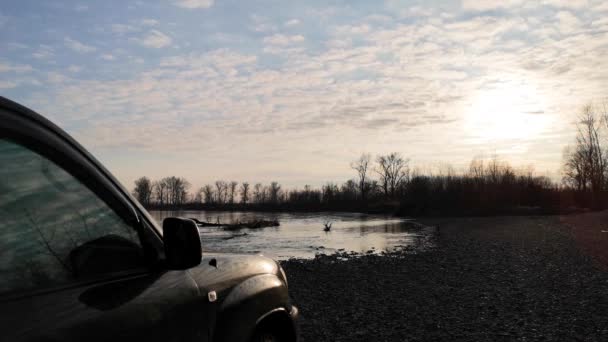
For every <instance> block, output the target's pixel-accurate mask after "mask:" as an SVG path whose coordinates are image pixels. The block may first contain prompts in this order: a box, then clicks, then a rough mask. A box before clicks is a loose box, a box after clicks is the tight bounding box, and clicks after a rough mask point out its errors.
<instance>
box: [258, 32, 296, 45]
mask: <svg viewBox="0 0 608 342" xmlns="http://www.w3.org/2000/svg"><path fill="white" fill-rule="evenodd" d="M304 40H305V38H304V36H302V35H299V34H298V35H291V36H290V35H284V34H273V35H272V36H267V37H264V43H266V44H270V45H279V46H286V45H291V44H294V43H301V42H303V41H304Z"/></svg>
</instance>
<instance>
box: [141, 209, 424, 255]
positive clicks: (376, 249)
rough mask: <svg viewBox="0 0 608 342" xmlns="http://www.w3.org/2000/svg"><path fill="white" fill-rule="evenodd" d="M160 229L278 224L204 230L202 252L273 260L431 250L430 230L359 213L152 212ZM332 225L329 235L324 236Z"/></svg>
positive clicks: (393, 218) (409, 222)
mask: <svg viewBox="0 0 608 342" xmlns="http://www.w3.org/2000/svg"><path fill="white" fill-rule="evenodd" d="M151 214H152V216H153V217H154V218H155V219H156V220H157V221H158V222H159V226H162V220H163V219H164V218H165V217H169V216H180V217H187V218H196V219H198V220H201V221H207V222H212V223H216V222H218V221H219V222H221V223H236V222H246V221H249V220H256V219H264V220H275V219H276V220H278V221H279V222H280V226H279V227H268V228H259V229H240V230H236V231H232V230H224V229H222V228H220V227H201V228H199V230H200V235H201V241H202V244H203V253H204V252H205V251H207V252H226V253H257V254H263V255H267V256H270V257H272V258H275V259H281V260H282V259H288V258H294V257H295V258H313V257H314V256H315V254H318V253H324V254H331V253H334V252H338V251H340V252H341V251H345V252H356V253H380V252H382V251H392V250H395V249H402V248H404V247H408V246H412V247H416V248H426V247H428V246H430V244H431V242H430V238H429V237H430V236H431V233H432V230H433V228H432V227H422V228H421V227H420V226H419V225H415V224H413V223H412V220H408V219H403V218H396V217H392V216H383V215H367V214H358V213H333V212H332V213H325V212H320V213H286V212H282V213H266V212H234V211H233V212H228V211H151ZM327 222H331V225H332V226H331V231H329V232H325V231H323V227H324V224H325V223H327Z"/></svg>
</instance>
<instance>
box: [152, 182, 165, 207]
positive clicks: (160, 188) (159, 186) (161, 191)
mask: <svg viewBox="0 0 608 342" xmlns="http://www.w3.org/2000/svg"><path fill="white" fill-rule="evenodd" d="M153 189H154V197H156V202H157V203H158V204H159V205H160V206H161V207H162V206H164V205H165V204H166V199H167V184H166V183H165V182H164V181H163V180H162V179H161V180H159V181H155V182H154V185H153Z"/></svg>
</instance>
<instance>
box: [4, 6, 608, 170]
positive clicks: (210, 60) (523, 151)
mask: <svg viewBox="0 0 608 342" xmlns="http://www.w3.org/2000/svg"><path fill="white" fill-rule="evenodd" d="M515 5H517V6H520V7H510V6H515ZM522 6H523V7H522ZM525 6H531V5H529V4H528V3H526V4H523V3H518V2H513V1H512V2H506V3H504V2H483V3H480V2H466V1H465V2H463V7H464V8H465V10H464V11H462V10H459V9H458V8H455V9H454V10H453V11H450V12H449V13H448V14H446V13H447V12H446V13H444V12H442V11H443V10H444V9H442V8H432V9H429V8H428V7H424V6H423V7H421V8H409V9H405V10H404V11H403V13H401V14H403V15H409V17H408V18H409V19H407V20H402V19H403V18H402V17H398V14H393V13H392V12H391V16H386V15H381V14H370V13H368V12H366V13H364V15H361V14H360V13H359V14H357V13H353V11H352V8H354V7H356V6H355V5H353V6H348V7H347V8H344V9H341V8H337V9H332V10H327V9H317V10H316V11H313V10H302V11H301V12H298V15H300V14H301V15H302V17H300V19H290V17H285V16H283V15H281V16H273V14H272V13H270V12H264V15H255V14H254V15H245V16H244V17H242V20H243V22H244V23H245V25H248V28H249V29H251V30H250V31H246V32H244V31H243V30H242V29H241V30H225V31H222V30H221V28H219V27H218V32H213V36H211V37H209V36H205V38H208V39H207V40H206V42H207V43H206V44H203V45H204V46H202V47H201V46H195V45H196V44H195V42H194V41H193V40H192V39H191V37H190V36H186V38H188V40H187V41H186V39H184V40H182V38H181V37H180V32H182V31H180V27H178V26H177V25H176V26H175V27H174V30H172V31H171V32H170V35H171V37H169V36H168V35H166V34H164V33H162V32H160V31H157V30H151V29H153V28H157V27H144V23H143V22H141V19H133V20H129V21H127V22H126V24H125V25H126V26H125V27H117V28H114V29H115V31H116V32H117V33H118V32H138V33H136V35H137V37H139V38H138V39H136V38H132V39H133V41H136V42H138V43H140V44H142V45H145V46H148V47H154V48H161V47H166V46H169V45H180V47H184V48H180V49H165V50H162V51H155V52H157V53H155V54H154V56H156V55H158V56H159V58H158V59H157V58H146V57H147V56H146V52H145V51H144V52H141V51H139V50H141V49H133V50H132V51H125V53H122V52H121V53H120V54H118V52H116V56H121V60H120V61H121V62H123V61H124V62H125V63H134V62H135V61H140V63H141V64H139V65H137V68H133V70H128V72H122V73H121V72H116V73H113V74H112V77H106V74H103V73H101V71H98V72H100V73H99V74H93V72H94V71H91V69H90V68H89V67H88V66H87V65H86V64H82V65H83V70H87V73H86V75H85V74H83V75H82V77H78V78H76V77H75V75H72V76H74V78H70V77H69V76H70V75H71V74H69V73H67V71H66V75H67V77H66V75H60V74H59V75H57V74H55V75H48V76H47V75H44V76H45V77H44V78H41V79H42V80H43V85H44V86H45V87H40V88H41V89H44V91H39V90H33V91H32V95H31V97H30V98H28V101H29V103H31V104H32V105H33V106H35V107H38V108H45V109H47V108H48V110H49V112H51V113H55V117H56V118H58V120H59V122H60V123H61V124H65V125H66V126H67V127H70V129H71V131H70V132H71V133H74V134H75V135H76V136H77V137H78V138H79V139H82V141H83V142H84V143H85V145H86V146H88V147H93V148H94V149H102V150H103V149H108V150H110V151H115V149H124V147H125V146H128V148H129V149H132V150H133V151H153V152H154V153H161V154H162V153H167V155H174V156H176V159H177V158H179V159H182V160H188V161H189V162H190V161H192V159H188V158H182V157H183V156H184V155H187V154H188V153H192V155H194V154H196V156H201V155H203V156H205V158H208V161H210V160H213V161H214V162H213V163H211V162H209V163H208V165H213V166H209V168H206V167H205V168H202V167H201V168H200V169H199V170H201V169H204V171H201V172H205V173H206V174H207V173H208V174H213V172H215V171H213V170H214V169H213V168H217V170H216V171H217V174H218V175H219V174H222V173H221V171H222V168H221V167H220V166H216V165H219V164H222V163H224V165H227V164H228V163H235V165H236V166H235V167H234V169H238V170H245V171H243V172H250V170H251V168H248V167H242V166H243V165H247V163H246V162H245V161H250V164H251V165H261V164H264V167H271V166H272V165H274V164H272V163H273V162H274V161H276V160H286V159H287V160H289V161H290V162H292V163H293V168H294V169H297V168H300V169H301V170H306V172H309V173H310V174H313V173H314V171H312V170H311V169H310V164H311V163H310V162H308V163H304V162H301V161H299V159H298V158H300V157H302V156H308V158H310V159H312V158H313V156H315V158H316V155H315V154H314V153H313V152H312V151H319V150H323V151H326V153H328V154H333V155H334V156H338V157H336V159H335V160H323V159H320V161H319V164H322V165H323V166H324V168H325V166H327V165H329V164H331V163H334V162H336V163H340V165H343V166H344V167H345V168H348V167H347V165H348V160H341V159H340V158H347V159H349V158H352V157H353V156H356V155H357V154H358V153H360V151H361V150H367V151H371V152H375V153H384V152H390V151H391V150H392V149H401V150H402V152H403V153H404V154H406V155H408V156H412V158H413V159H414V160H416V162H418V161H420V160H422V159H425V158H426V159H427V160H429V159H445V160H446V161H458V160H459V159H463V158H467V159H468V158H469V157H470V156H471V154H474V153H478V152H479V151H489V153H491V152H492V151H493V150H510V151H514V149H512V148H511V147H512V146H517V151H519V152H513V156H515V157H517V156H519V157H520V158H525V156H526V155H534V156H535V157H538V158H539V159H540V158H542V159H543V160H550V162H548V164H543V165H542V166H541V167H543V168H544V167H552V166H551V165H554V164H556V163H559V160H560V158H561V147H562V146H563V144H565V143H567V142H569V141H570V140H571V139H570V138H571V131H570V130H569V129H568V128H569V127H567V124H566V123H567V122H570V121H571V120H570V121H568V120H565V119H564V118H568V117H571V115H572V114H573V113H576V111H577V109H578V105H580V104H581V103H584V102H585V101H586V100H588V99H593V98H603V96H605V94H606V90H608V88H607V87H606V85H607V84H608V65H607V63H608V62H607V60H606V59H605V58H604V56H606V55H607V54H608V37H606V35H605V34H604V33H605V32H604V30H605V27H606V25H608V24H606V23H605V20H603V19H602V18H604V17H606V16H608V15H606V13H603V12H594V11H585V10H584V9H583V8H579V9H578V10H574V9H572V8H566V7H565V6H562V5H559V4H545V5H542V4H540V3H539V4H535V6H539V7H538V8H534V9H531V8H528V7H525ZM507 7H509V8H508V9H509V11H506V10H505V9H507ZM606 10H608V7H607V9H606ZM446 11H447V10H446ZM521 11H525V13H523V14H525V15H522V13H521ZM471 12H475V13H471ZM307 13H316V14H319V15H316V14H315V15H310V16H308V17H304V15H306V14H307ZM321 13H332V15H328V16H322V15H320V14H321ZM414 13H416V15H414ZM357 15H358V16H357ZM393 15H394V17H393ZM346 19H348V20H346ZM159 20H161V21H162V22H163V25H164V24H165V21H164V18H163V17H162V16H161V17H159ZM300 20H301V22H300ZM296 21H297V23H296ZM303 23H306V25H303ZM348 23H356V24H350V25H349V24H348ZM149 24H150V25H153V24H154V23H153V22H150V23H149ZM167 25H168V23H167ZM297 25H299V26H297ZM127 26H132V27H133V28H136V29H137V31H131V29H130V27H127ZM168 27H170V26H168ZM284 27H288V29H285V30H284V31H283V32H280V31H278V30H279V28H281V29H282V28H284ZM214 28H215V27H214ZM296 29H297V30H298V32H297V33H295V32H294V31H295V30H296ZM251 31H253V32H251ZM277 31H278V32H277ZM167 32H169V31H167ZM201 32H202V31H201ZM300 32H301V33H300ZM202 34H203V33H201V35H202ZM260 37H261V38H260ZM148 38H149V39H148ZM146 39H147V40H146ZM187 42H191V43H192V45H191V46H186V45H185V44H186V43H187ZM218 45H220V46H224V47H225V48H221V49H217V48H215V46H218ZM99 46H100V47H101V46H102V45H101V44H100V45H99ZM104 46H105V44H104ZM126 49H127V48H125V50H126ZM50 51H51V53H52V50H50ZM57 51H59V50H57ZM108 51H112V52H115V51H117V50H116V49H112V50H108ZM183 51H186V52H185V53H184V52H183ZM24 52H25V51H24ZM104 52H105V51H104ZM138 53H139V54H138ZM268 53H272V54H274V55H272V56H270V55H268ZM57 54H58V55H59V52H57ZM104 55H105V54H101V51H100V54H99V58H104V57H103V56H104ZM123 56H124V57H125V58H122V57H123ZM92 60H93V61H95V60H97V62H99V59H92ZM71 63H79V65H80V64H81V63H84V62H81V61H78V62H71ZM41 64H43V63H41ZM11 65H13V64H11ZM64 65H65V64H62V65H61V66H58V67H61V68H63V69H62V70H64V71H65V70H66V69H65V66H64ZM120 65H121V63H112V71H113V72H114V71H115V70H118V71H120V70H121V69H120ZM125 65H127V64H125ZM125 65H123V69H125V68H129V67H130V66H132V65H133V64H128V65H127V66H125ZM13 66H14V65H13ZM5 69H6V67H5ZM100 69H102V68H100ZM68 70H69V69H68ZM71 72H77V71H76V70H73V71H71ZM36 73H37V71H33V72H32V74H33V75H31V76H30V74H27V73H24V75H20V76H22V79H21V80H16V79H17V77H15V78H14V79H15V80H13V78H11V82H12V83H11V84H8V83H7V84H5V87H16V86H20V85H21V84H25V83H24V82H28V80H26V79H25V78H26V77H31V78H33V77H34V76H35V75H36ZM17 76H19V75H17ZM79 76H81V75H79ZM84 76H86V79H85V77H84ZM96 76H97V77H96ZM496 103H498V104H501V106H498V105H496ZM502 104H508V105H504V106H502ZM501 107H508V108H512V110H513V111H514V112H515V114H513V113H509V112H508V110H507V109H504V108H501ZM509 114H512V115H514V116H515V117H519V118H521V119H522V120H524V121H525V122H526V124H525V125H524V126H534V125H536V122H541V121H542V122H544V123H543V126H542V127H544V128H543V129H541V130H538V131H535V133H534V134H528V135H525V136H524V135H521V134H520V135H515V137H516V138H513V136H509V135H508V134H503V133H502V131H509V129H507V128H508V125H504V127H501V126H502V125H497V124H494V126H497V128H498V129H500V131H501V133H500V134H498V136H497V137H495V138H494V139H488V136H489V135H491V134H488V133H484V132H481V131H480V130H479V128H480V127H479V122H478V121H479V120H480V119H479V118H480V117H481V118H482V119H481V120H482V122H488V121H489V122H495V123H496V122H499V123H504V122H506V123H508V122H509V120H505V119H501V116H504V115H509ZM483 120H485V121H483ZM83 123H86V125H83ZM528 123H530V124H529V125H528ZM490 126H491V125H490ZM482 128H483V127H482ZM524 128H525V129H527V128H526V127H524ZM498 129H497V131H498ZM525 129H523V130H525ZM404 132H405V133H404ZM547 135H551V136H552V139H554V141H555V142H554V143H553V142H552V143H551V144H550V146H549V145H544V148H542V149H539V148H538V146H541V145H542V144H540V143H539V141H546V140H543V139H546V136H547ZM175 137H180V139H175ZM438 146H440V147H441V148H437V147H438ZM194 151H195V152H194ZM473 151H474V152H473ZM302 158H304V157H302ZM319 158H321V157H319ZM260 160H262V161H264V162H263V163H261V162H259V161H260ZM241 161H242V162H241ZM253 161H258V162H257V163H254V162H253ZM201 163H202V162H201ZM298 163H299V164H298ZM551 163H553V164H551ZM183 165H186V162H185V161H184V164H183ZM183 165H182V166H183ZM547 165H549V166H547ZM198 166H200V165H198ZM255 167H256V166H253V167H252V168H255ZM279 167H281V169H283V168H284V167H285V166H284V165H283V166H277V169H278V168H279ZM288 167H291V164H290V166H288ZM224 169H228V168H224ZM327 169H331V168H329V167H328V168H327ZM332 170H333V169H332ZM167 172H169V171H167ZM235 172H236V171H235ZM336 172H337V171H336ZM346 172H348V170H347V171H346ZM222 175H223V174H222ZM226 177H227V176H226Z"/></svg>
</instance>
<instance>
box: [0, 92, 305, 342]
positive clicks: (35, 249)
mask: <svg viewBox="0 0 608 342" xmlns="http://www.w3.org/2000/svg"><path fill="white" fill-rule="evenodd" d="M0 261H1V262H0V339H1V340H2V341H105V342H114V341H123V340H125V341H127V340H128V341H163V342H166V341H186V340H187V341H191V340H192V341H295V340H296V339H297V333H296V325H295V319H296V317H297V313H298V311H297V309H296V307H294V306H293V305H291V303H290V300H289V296H288V293H287V279H286V277H285V273H284V272H283V270H282V269H281V267H280V265H279V264H278V263H277V262H275V261H273V260H271V259H268V258H265V257H262V256H253V255H250V256H245V255H230V254H214V255H204V256H203V253H202V251H201V240H200V236H199V233H198V229H197V226H196V223H195V222H194V221H192V220H189V219H182V218H168V219H165V220H164V222H163V227H162V229H160V227H158V226H157V225H156V223H155V221H154V220H153V219H152V218H151V217H150V215H149V214H148V213H147V212H146V210H145V209H144V208H143V207H142V206H141V205H140V204H139V203H138V202H137V201H136V200H134V199H133V198H132V197H131V196H130V194H129V192H128V191H126V190H125V189H124V188H123V187H122V186H121V185H120V184H119V182H118V181H117V180H116V179H115V178H114V177H113V176H112V175H111V174H110V173H109V172H108V171H107V170H106V169H105V168H104V167H103V166H102V165H101V164H100V163H99V162H98V161H97V160H95V158H93V156H91V155H90V154H89V153H88V152H87V151H85V149H84V148H83V147H82V146H80V145H79V144H78V143H77V142H76V141H75V140H74V139H72V138H71V137H70V136H69V135H68V134H66V133H65V132H64V131H62V130H61V129H60V128H58V127H57V126H55V125H54V124H52V123H51V122H49V121H48V120H46V119H44V118H43V117H41V116H40V115H38V114H36V113H34V112H33V111H31V110H28V109H26V108H24V107H22V106H20V105H18V104H16V103H14V102H11V101H9V100H7V99H5V98H2V97H0Z"/></svg>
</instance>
